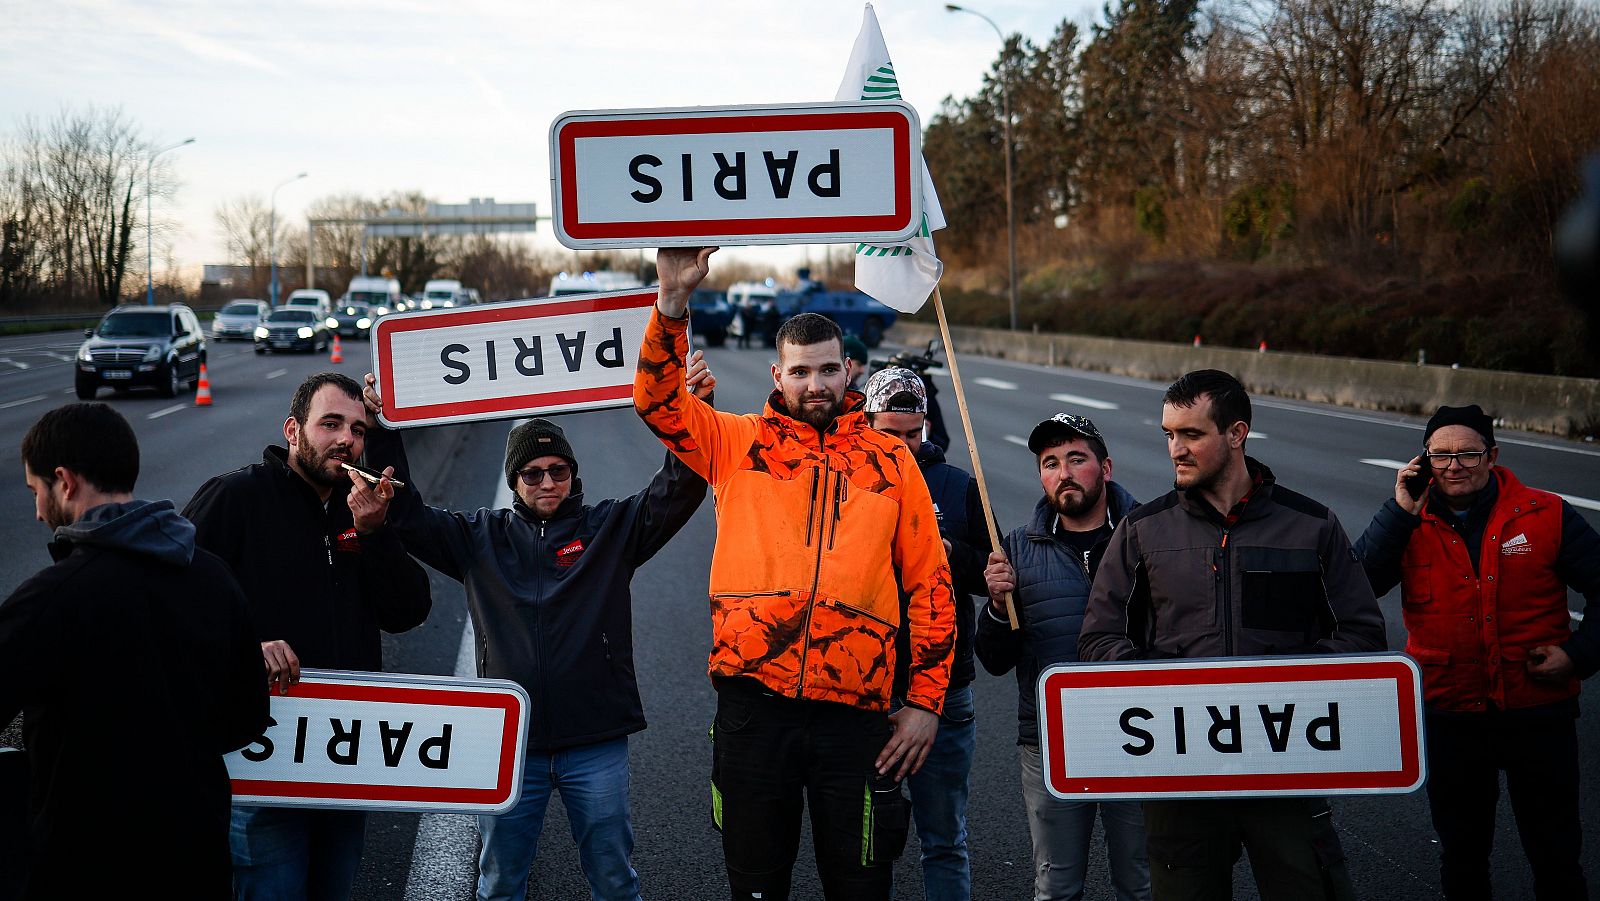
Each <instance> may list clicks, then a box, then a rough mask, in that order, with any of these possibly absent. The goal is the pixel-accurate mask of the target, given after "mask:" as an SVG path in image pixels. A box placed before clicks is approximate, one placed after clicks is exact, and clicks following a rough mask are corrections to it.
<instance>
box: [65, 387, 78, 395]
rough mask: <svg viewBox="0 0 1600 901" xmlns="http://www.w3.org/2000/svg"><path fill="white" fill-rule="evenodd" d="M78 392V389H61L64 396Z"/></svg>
mask: <svg viewBox="0 0 1600 901" xmlns="http://www.w3.org/2000/svg"><path fill="white" fill-rule="evenodd" d="M77 390H78V389H76V388H62V389H61V393H62V394H71V393H72V392H74V391H77Z"/></svg>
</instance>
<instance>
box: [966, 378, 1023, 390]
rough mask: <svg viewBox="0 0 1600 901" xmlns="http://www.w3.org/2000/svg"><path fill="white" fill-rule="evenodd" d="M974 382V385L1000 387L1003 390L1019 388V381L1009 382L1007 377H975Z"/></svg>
mask: <svg viewBox="0 0 1600 901" xmlns="http://www.w3.org/2000/svg"><path fill="white" fill-rule="evenodd" d="M972 383H973V384H974V385H982V386H984V387H985V388H998V389H1000V390H1001V391H1015V390H1017V383H1016V382H1008V381H1006V380H1005V379H990V378H982V379H973V380H972Z"/></svg>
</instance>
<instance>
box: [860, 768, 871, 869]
mask: <svg viewBox="0 0 1600 901" xmlns="http://www.w3.org/2000/svg"><path fill="white" fill-rule="evenodd" d="M871 863H872V783H870V782H869V783H867V784H866V785H864V786H862V788H861V865H862V866H864V867H865V866H870V865H871Z"/></svg>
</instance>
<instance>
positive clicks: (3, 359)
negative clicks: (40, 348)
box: [0, 357, 33, 369]
mask: <svg viewBox="0 0 1600 901" xmlns="http://www.w3.org/2000/svg"><path fill="white" fill-rule="evenodd" d="M0 363H10V364H11V365H12V366H15V367H17V368H18V369H32V368H33V367H31V366H29V365H28V364H27V363H19V362H17V361H16V360H13V359H11V358H10V357H0Z"/></svg>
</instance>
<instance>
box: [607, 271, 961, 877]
mask: <svg viewBox="0 0 1600 901" xmlns="http://www.w3.org/2000/svg"><path fill="white" fill-rule="evenodd" d="M710 254H711V250H710V249H705V248H702V249H693V248H689V249H668V250H662V251H661V252H660V253H659V254H658V255H657V257H656V268H657V270H658V271H659V273H660V277H661V293H660V296H659V297H658V298H657V299H656V309H655V311H654V312H653V313H652V314H651V317H650V323H649V325H648V326H646V328H645V335H644V344H643V347H642V348H641V349H640V353H639V370H638V373H637V375H635V377H634V388H633V401H634V407H635V409H636V410H637V411H638V413H639V416H640V417H641V418H642V419H643V420H644V421H645V424H646V425H648V426H649V427H650V429H651V431H653V432H654V433H655V434H656V437H658V438H660V439H661V441H662V443H664V444H666V445H667V448H668V449H669V450H671V451H672V452H673V453H674V454H676V455H677V456H678V457H679V459H681V460H682V461H683V462H684V463H685V464H687V465H688V466H689V467H691V468H692V469H694V471H695V472H697V473H699V474H700V475H701V476H702V477H704V478H705V480H706V481H707V482H708V483H709V484H710V485H711V487H712V489H713V490H714V491H715V492H716V499H717V508H716V509H717V544H716V551H715V553H714V555H713V557H712V561H711V598H710V602H711V628H712V647H711V659H710V665H709V670H710V674H711V680H712V684H713V685H714V686H715V688H716V690H717V719H716V726H715V731H714V733H713V735H714V746H713V758H712V771H711V781H712V816H713V818H714V820H715V822H716V823H717V825H718V826H719V827H720V828H721V829H722V849H723V856H724V858H725V861H726V864H727V868H728V881H729V884H730V885H731V887H732V891H733V897H734V898H735V899H754V898H760V899H763V901H782V899H784V898H787V897H788V893H789V877H790V872H791V870H792V868H793V866H794V860H795V854H796V851H797V850H798V845H799V840H800V816H801V811H802V810H803V809H804V806H805V804H807V803H809V804H810V807H811V823H812V833H813V835H814V837H815V843H816V852H817V870H818V873H819V875H820V876H821V878H822V884H823V891H824V893H825V895H826V897H827V898H828V899H830V901H832V899H855V898H860V899H885V901H886V899H887V898H888V897H889V891H890V886H891V879H892V875H893V865H894V860H895V858H896V857H898V856H899V854H900V851H901V850H902V849H903V847H904V845H905V840H906V831H907V828H908V825H909V823H908V819H909V808H908V806H907V803H906V799H905V797H904V795H903V794H902V790H901V787H900V780H901V779H903V778H904V777H906V776H907V775H910V774H911V773H913V772H916V770H917V768H918V767H919V766H921V764H922V761H923V760H924V759H925V758H926V757H927V754H928V749H929V747H930V746H931V745H932V744H933V738H934V733H935V730H936V729H937V726H938V715H939V713H940V711H941V710H942V708H943V705H944V696H945V689H946V687H947V685H948V682H949V674H950V657H951V649H952V647H953V645H954V642H955V607H954V604H953V601H952V599H951V594H950V568H949V566H948V565H947V564H946V563H945V554H944V545H943V543H942V542H941V540H940V538H939V523H938V517H937V515H936V514H935V513H934V509H933V501H932V500H931V499H930V497H929V495H928V486H927V483H926V482H924V481H923V478H922V474H921V473H920V472H919V471H918V469H917V461H916V460H915V458H913V456H912V454H911V452H910V450H909V449H908V448H907V447H906V444H905V442H903V441H900V440H899V439H896V438H891V437H889V436H888V435H885V434H883V433H881V432H877V431H874V430H873V429H872V428H870V427H869V426H868V425H867V422H866V417H865V415H864V414H863V413H862V405H863V401H864V399H865V398H864V397H863V396H862V395H861V393H860V392H856V391H846V388H845V367H844V350H843V348H842V346H841V338H842V336H841V335H840V332H839V327H838V326H837V325H835V324H834V323H833V322H831V321H829V320H828V319H825V318H823V317H821V316H818V315H815V314H801V315H799V316H796V317H794V318H793V319H790V320H789V321H788V322H786V323H784V324H783V326H782V328H780V329H779V330H778V333H777V352H778V362H777V363H776V364H775V365H773V367H772V379H773V391H772V394H771V395H770V396H769V397H768V399H767V408H766V410H765V412H763V413H761V414H753V413H752V414H746V415H744V416H735V415H733V414H731V413H723V412H719V411H717V410H713V409H712V408H711V407H710V406H709V405H707V404H706V403H705V402H703V401H701V400H699V399H698V398H696V397H694V396H693V395H692V394H691V393H690V392H689V391H688V389H687V387H686V386H685V358H686V357H687V356H688V353H689V338H688V331H687V329H688V319H687V313H688V300H689V294H690V292H691V291H693V290H694V288H695V286H696V285H698V284H699V282H700V280H701V279H703V278H704V277H705V276H706V273H707V271H708V270H709V268H710V266H709V257H710ZM897 573H898V575H899V577H900V578H899V580H897V579H896V574H897ZM901 585H903V586H904V588H905V592H906V594H907V596H908V598H909V600H908V601H907V603H906V605H905V607H904V608H902V607H901V604H900V586H901ZM902 609H904V611H905V612H904V614H903V615H902V612H901V611H902ZM902 629H904V630H906V631H907V632H908V633H909V636H910V640H909V642H908V643H907V644H908V650H907V657H908V665H907V667H906V670H907V686H906V689H905V696H904V701H905V706H904V707H903V708H902V709H901V710H900V711H898V712H896V713H894V714H892V715H891V714H890V713H889V702H890V698H891V695H892V693H893V682H894V672H895V664H896V650H895V635H896V633H897V632H899V631H900V630H902Z"/></svg>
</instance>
